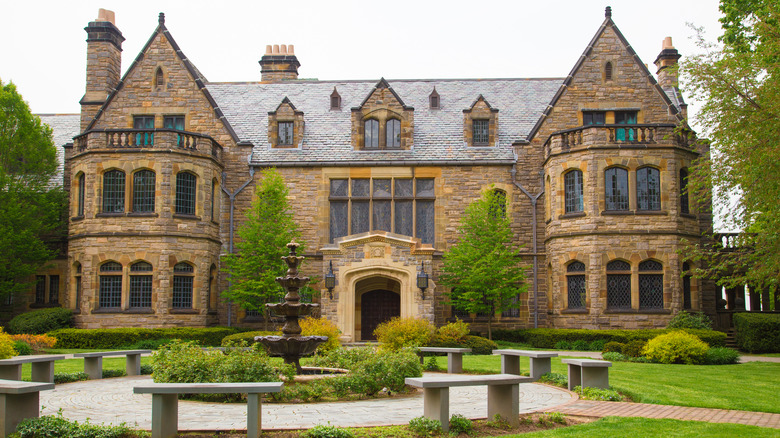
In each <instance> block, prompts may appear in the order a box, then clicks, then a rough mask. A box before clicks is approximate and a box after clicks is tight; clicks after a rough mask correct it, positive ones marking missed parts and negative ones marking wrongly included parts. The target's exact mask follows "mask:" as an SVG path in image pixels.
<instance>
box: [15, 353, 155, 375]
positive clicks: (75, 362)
mask: <svg viewBox="0 0 780 438" xmlns="http://www.w3.org/2000/svg"><path fill="white" fill-rule="evenodd" d="M87 351H89V350H77V351H76V352H87ZM94 351H101V350H94ZM103 351H105V350H103ZM151 363H152V362H151V358H150V357H141V364H142V365H144V364H151ZM125 364H126V361H125V357H124V356H117V357H104V358H103V369H104V370H112V369H113V370H124V369H125V366H126V365H125ZM83 371H84V359H65V360H58V361H56V362H54V372H55V373H79V372H83ZM30 374H31V365H30V364H24V365H22V380H30Z"/></svg>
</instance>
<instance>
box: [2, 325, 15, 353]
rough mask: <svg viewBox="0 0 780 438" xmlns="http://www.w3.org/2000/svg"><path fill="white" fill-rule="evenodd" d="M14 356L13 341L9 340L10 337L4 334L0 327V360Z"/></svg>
mask: <svg viewBox="0 0 780 438" xmlns="http://www.w3.org/2000/svg"><path fill="white" fill-rule="evenodd" d="M14 356H16V350H15V349H14V340H13V339H11V335H9V334H8V333H5V332H4V331H3V328H2V327H0V359H8V358H9V357H14Z"/></svg>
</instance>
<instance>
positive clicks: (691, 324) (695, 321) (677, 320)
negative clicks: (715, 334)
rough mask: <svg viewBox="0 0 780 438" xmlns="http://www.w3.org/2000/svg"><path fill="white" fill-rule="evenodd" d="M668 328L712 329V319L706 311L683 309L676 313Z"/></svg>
mask: <svg viewBox="0 0 780 438" xmlns="http://www.w3.org/2000/svg"><path fill="white" fill-rule="evenodd" d="M666 328H670V329H696V330H712V320H711V319H710V317H709V316H707V315H705V314H704V312H694V313H688V312H686V311H685V310H681V311H679V312H677V315H674V317H673V318H672V319H671V320H670V321H669V324H667V326H666Z"/></svg>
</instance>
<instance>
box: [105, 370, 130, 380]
mask: <svg viewBox="0 0 780 438" xmlns="http://www.w3.org/2000/svg"><path fill="white" fill-rule="evenodd" d="M126 375H127V373H126V372H125V370H103V378H104V379H110V378H112V377H124V376H126Z"/></svg>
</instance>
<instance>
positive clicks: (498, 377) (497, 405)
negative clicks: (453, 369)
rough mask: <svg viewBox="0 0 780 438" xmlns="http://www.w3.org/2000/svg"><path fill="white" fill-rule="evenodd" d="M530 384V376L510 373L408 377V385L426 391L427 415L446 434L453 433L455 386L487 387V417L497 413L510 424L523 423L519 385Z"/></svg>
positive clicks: (424, 393) (424, 398) (424, 400)
mask: <svg viewBox="0 0 780 438" xmlns="http://www.w3.org/2000/svg"><path fill="white" fill-rule="evenodd" d="M525 382H531V378H530V377H521V376H516V375H510V374H489V375H468V374H460V375H456V376H444V375H438V376H426V377H407V378H406V384H407V385H410V386H416V387H418V388H422V389H423V402H424V406H425V408H424V413H423V414H424V415H425V416H426V417H427V418H430V419H433V420H439V421H441V427H442V429H443V430H444V432H448V431H449V430H450V388H451V387H453V386H482V385H487V387H488V394H487V411H488V412H487V415H488V418H493V416H495V415H496V414H498V415H500V416H501V417H502V418H504V419H506V420H507V421H508V422H509V424H511V425H513V426H517V425H518V424H519V423H520V420H519V418H518V416H519V415H520V387H519V384H520V383H525Z"/></svg>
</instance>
